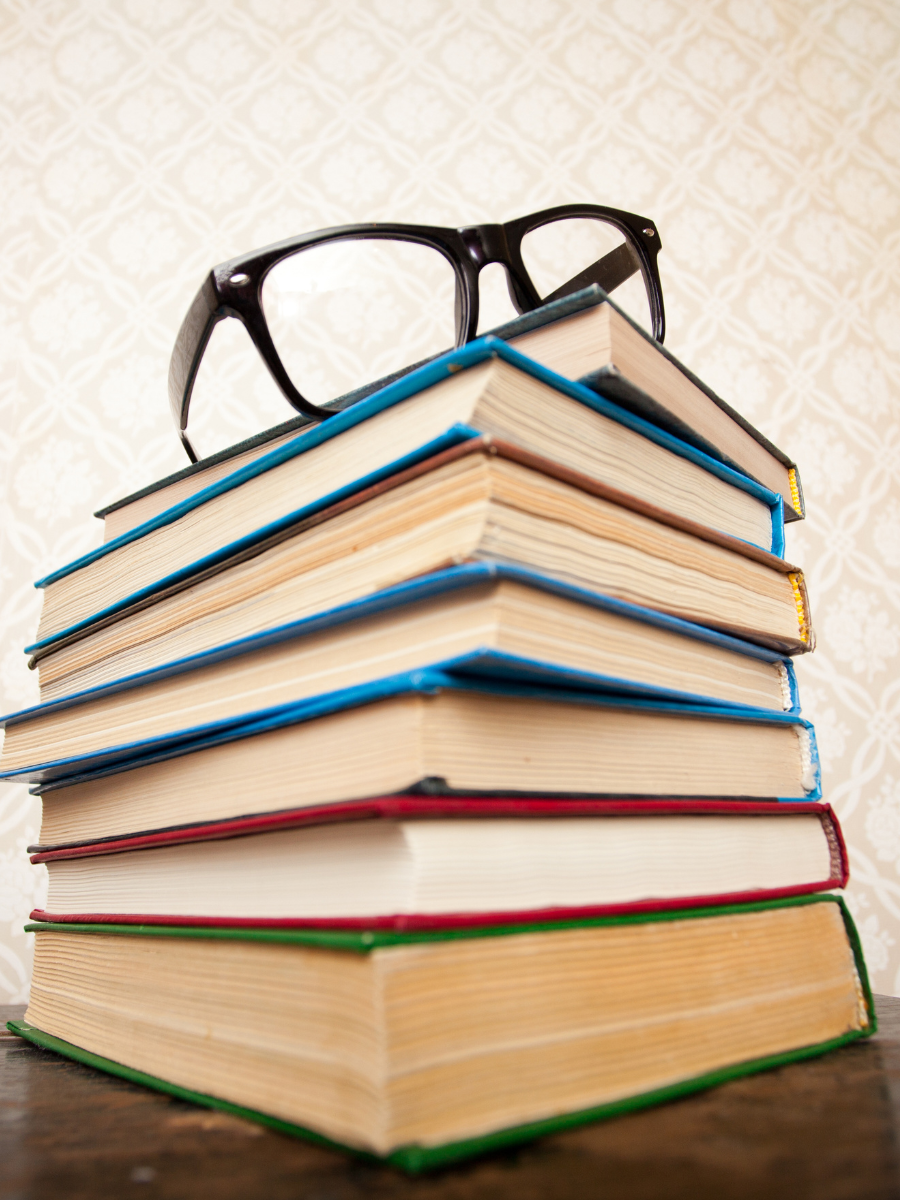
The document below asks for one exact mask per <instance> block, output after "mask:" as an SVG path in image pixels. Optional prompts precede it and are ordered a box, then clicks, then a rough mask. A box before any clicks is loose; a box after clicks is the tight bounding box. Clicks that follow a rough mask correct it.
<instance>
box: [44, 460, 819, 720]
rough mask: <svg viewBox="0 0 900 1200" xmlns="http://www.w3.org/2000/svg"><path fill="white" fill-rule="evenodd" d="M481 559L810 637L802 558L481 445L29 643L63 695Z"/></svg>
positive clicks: (795, 642)
mask: <svg viewBox="0 0 900 1200" xmlns="http://www.w3.org/2000/svg"><path fill="white" fill-rule="evenodd" d="M479 561H480V562H494V563H502V564H507V565H510V566H517V567H520V568H523V569H525V570H528V571H532V572H537V573H539V574H543V575H546V576H552V577H554V578H556V579H558V580H563V581H567V582H568V583H570V584H574V585H576V586H580V587H582V588H589V589H591V590H595V591H597V592H601V593H605V594H607V595H609V596H610V597H613V598H616V599H619V600H623V601H625V602H628V603H632V604H636V605H640V606H643V607H647V608H652V609H655V610H657V611H661V612H665V613H670V614H671V615H673V616H676V617H679V618H682V619H684V620H686V621H690V622H693V623H696V624H699V625H703V626H706V627H712V628H716V629H719V630H721V631H723V632H726V633H729V634H733V635H735V636H737V637H739V638H742V639H745V640H750V641H753V642H757V643H759V644H761V645H765V646H769V647H771V648H773V649H775V650H776V651H778V652H779V653H781V654H795V653H798V652H801V651H805V650H808V649H810V648H811V646H812V644H813V634H812V629H811V622H810V615H809V607H808V601H807V596H806V589H805V584H804V581H803V574H802V572H801V571H799V570H798V568H796V567H794V566H793V565H792V564H790V563H788V562H786V561H785V560H783V559H781V558H778V557H776V556H774V555H772V554H769V553H767V552H766V551H763V550H760V549H758V548H755V547H753V546H750V545H749V544H748V543H745V542H741V541H738V540H737V539H734V538H729V537H727V536H725V535H724V534H714V533H713V532H712V531H707V530H704V529H702V528H701V527H698V526H696V525H694V524H691V523H689V522H685V521H682V520H680V519H676V518H673V517H671V516H670V515H668V514H666V513H662V512H660V511H658V510H654V509H652V508H651V507H650V506H646V505H644V504H643V503H641V502H639V501H634V500H632V499H630V498H629V497H626V496H624V495H622V494H621V493H615V492H612V491H610V490H608V489H606V488H603V487H602V486H601V485H599V484H591V483H590V481H588V480H586V479H584V477H580V476H575V475H574V474H572V473H571V472H568V471H563V470H561V469H560V468H557V467H554V466H553V464H551V463H548V462H547V461H546V460H543V459H539V458H537V457H536V456H534V455H530V454H525V453H524V452H522V451H520V450H517V449H516V448H515V447H512V446H509V445H507V444H505V443H498V442H495V441H494V440H493V439H486V438H483V437H480V438H474V439H470V440H468V441H467V442H464V443H462V444H461V445H459V446H457V447H455V448H452V449H450V450H446V451H444V452H443V454H440V455H437V456H436V457H434V458H432V459H428V460H426V461H425V462H423V463H419V464H417V465H416V466H415V467H411V468H409V469H408V470H407V471H406V472H403V473H401V474H399V475H397V476H395V477H393V478H392V479H390V480H387V481H383V482H382V483H380V484H376V485H373V486H372V487H371V488H369V489H367V490H366V491H363V492H359V493H357V494H355V495H354V496H351V497H348V498H347V499H345V500H344V501H343V502H341V503H339V504H336V505H334V506H332V507H331V508H329V509H325V510H323V511H320V512H318V513H316V514H314V515H313V516H311V517H308V518H306V519H305V520H303V519H301V520H299V521H295V522H293V523H291V524H290V525H286V526H282V527H281V528H279V529H278V530H276V531H275V532H274V533H272V534H270V536H269V537H268V538H267V539H266V540H265V541H256V540H254V541H253V542H252V543H251V544H250V545H249V546H247V545H245V544H243V543H238V544H236V545H231V546H225V547H223V548H222V549H221V550H220V551H217V552H216V553H215V554H213V555H210V556H207V558H206V559H205V560H203V561H201V562H200V563H198V564H195V566H192V567H190V568H189V569H188V570H186V571H176V572H174V573H173V574H171V575H168V576H164V577H163V578H161V579H159V580H157V581H156V582H155V583H154V584H153V585H151V586H150V587H149V588H148V589H146V590H145V592H144V593H138V594H136V595H135V596H134V597H133V598H132V599H130V600H125V601H123V602H122V603H121V604H118V605H113V606H112V607H107V608H102V607H101V608H100V610H99V611H97V612H95V613H94V614H93V615H85V617H84V619H83V620H82V622H81V624H80V626H75V627H72V628H71V629H70V630H69V632H68V633H67V635H66V636H60V638H58V639H57V640H53V641H51V642H50V643H49V644H44V645H39V646H38V647H37V648H34V647H32V649H33V650H34V651H35V658H34V660H33V661H34V662H35V663H36V664H37V665H38V667H39V669H40V673H41V684H42V695H43V696H44V697H46V698H47V699H54V698H57V697H59V696H61V695H65V694H66V693H70V692H72V691H76V690H79V689H83V688H85V687H88V686H91V685H93V684H99V683H103V682H109V681H112V680H114V679H117V678H121V677H124V676H126V675H128V674H131V673H134V672H135V671H138V670H141V669H144V670H146V669H149V668H152V667H154V666H161V665H162V664H164V663H166V662H168V661H171V660H172V659H176V658H178V657H181V656H184V655H186V654H189V653H198V652H202V651H203V650H205V649H211V648H213V647H215V646H217V645H220V644H222V643H224V642H227V641H230V640H234V639H235V638H237V637H240V636H242V635H248V634H252V633H254V632H257V631H263V630H266V629H273V628H277V627H278V626H279V625H281V624H283V623H286V622H290V621H291V620H292V619H296V618H298V617H304V616H306V615H311V614H315V613H317V612H320V611H322V610H327V609H330V608H333V607H336V606H337V605H340V604H346V603H348V602H349V601H352V600H356V599H359V598H361V597H364V596H366V595H369V594H371V593H374V592H378V591H381V590H382V589H384V588H387V587H390V586H392V585H395V584H397V583H399V582H400V581H403V580H408V579H411V578H415V577H418V576H422V575H425V574H427V573H429V572H434V571H440V570H441V569H442V568H447V567H448V566H449V565H450V564H453V563H466V562H479ZM84 599H85V602H87V599H88V598H87V596H85V597H84ZM103 600H104V597H103V596H102V594H100V595H96V594H95V596H94V602H95V603H100V604H101V605H102V604H103Z"/></svg>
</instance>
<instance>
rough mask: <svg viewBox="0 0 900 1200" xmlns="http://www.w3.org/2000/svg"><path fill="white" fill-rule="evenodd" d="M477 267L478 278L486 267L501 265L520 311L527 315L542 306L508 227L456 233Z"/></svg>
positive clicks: (468, 228)
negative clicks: (510, 241)
mask: <svg viewBox="0 0 900 1200" xmlns="http://www.w3.org/2000/svg"><path fill="white" fill-rule="evenodd" d="M457 232H458V233H459V235H460V238H461V239H462V242H463V245H464V246H465V248H466V252H467V254H468V256H469V261H470V262H471V263H472V265H473V266H474V268H475V276H476V278H477V276H478V275H479V274H480V272H481V271H482V269H483V268H484V267H487V266H490V265H491V264H492V263H500V265H501V266H502V267H503V268H504V270H505V271H506V283H507V287H508V289H509V298H510V300H511V301H512V302H513V304H514V305H515V307H516V310H517V311H518V312H520V313H521V312H527V311H529V310H530V309H532V308H535V307H537V306H538V305H539V304H540V302H541V301H540V297H539V296H538V294H537V290H536V289H535V287H534V285H533V284H532V283H531V280H530V279H529V278H528V275H527V273H526V272H525V269H524V264H523V263H522V262H521V255H520V254H519V253H518V247H517V248H516V252H515V253H514V252H513V248H512V247H511V246H510V244H509V239H508V237H507V233H506V226H505V225H497V224H492V225H467V226H464V227H463V228H461V229H459V230H458V231H457Z"/></svg>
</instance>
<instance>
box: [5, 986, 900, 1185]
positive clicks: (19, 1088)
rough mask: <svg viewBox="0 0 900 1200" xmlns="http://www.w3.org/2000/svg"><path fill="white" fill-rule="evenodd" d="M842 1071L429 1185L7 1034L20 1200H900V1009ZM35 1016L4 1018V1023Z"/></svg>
mask: <svg viewBox="0 0 900 1200" xmlns="http://www.w3.org/2000/svg"><path fill="white" fill-rule="evenodd" d="M876 999H877V1009H878V1018H879V1021H880V1024H881V1027H880V1031H879V1033H878V1034H877V1035H876V1037H874V1038H872V1039H871V1040H869V1041H866V1042H857V1043H855V1044H854V1045H851V1046H847V1047H845V1048H844V1049H842V1050H837V1051H834V1052H833V1053H832V1054H829V1055H827V1056H825V1057H824V1058H819V1059H814V1060H812V1061H810V1062H806V1063H796V1064H794V1065H793V1066H789V1067H783V1068H781V1069H780V1070H777V1071H771V1072H768V1073H766V1074H763V1075H755V1076H752V1077H750V1078H748V1079H741V1080H737V1081H735V1082H733V1083H728V1084H725V1085H724V1086H723V1087H720V1088H716V1089H715V1090H713V1091H710V1092H705V1093H702V1094H700V1095H697V1096H692V1097H690V1098H688V1099H685V1100H679V1101H676V1102H675V1103H672V1104H667V1105H663V1106H662V1107H659V1108H655V1109H650V1110H648V1111H646V1112H642V1113H636V1114H634V1115H632V1116H627V1117H620V1118H618V1119H617V1120H614V1121H608V1122H605V1123H602V1124H595V1125H591V1126H588V1127H586V1128H583V1129H580V1130H576V1131H572V1132H570V1133H564V1134H558V1135H556V1136H554V1137H548V1138H544V1139H543V1140H541V1141H539V1142H536V1143H534V1144H533V1145H530V1146H527V1147H525V1148H524V1149H519V1150H516V1151H512V1152H506V1153H502V1154H494V1155H491V1156H490V1157H487V1158H484V1159H481V1160H480V1161H478V1162H474V1163H469V1164H467V1165H465V1166H462V1167H455V1168H452V1169H448V1170H445V1171H442V1172H439V1173H437V1174H434V1175H431V1176H426V1177H424V1178H407V1177H406V1176H403V1175H401V1174H399V1173H398V1172H396V1171H394V1170H393V1169H391V1168H389V1167H378V1166H370V1165H367V1164H361V1163H357V1162H354V1161H353V1160H352V1159H351V1158H349V1157H346V1156H344V1155H342V1154H339V1153H337V1152H332V1151H329V1150H323V1149H319V1148H317V1147H314V1146H310V1145H307V1144H305V1143H304V1142H301V1141H295V1140H294V1139H292V1138H288V1137H283V1136H281V1135H279V1134H276V1133H271V1132H269V1131H268V1130H265V1129H263V1128H261V1127H260V1126H256V1125H252V1124H249V1123H248V1122H245V1121H241V1120H237V1119H235V1118H233V1117H228V1116H226V1115H224V1114H221V1113H215V1112H213V1111H211V1110H207V1109H202V1108H195V1107H194V1106H193V1105H190V1104H185V1103H182V1102H181V1101H178V1100H171V1099H169V1098H167V1097H165V1096H162V1095H159V1094H158V1093H156V1092H151V1091H148V1090H145V1089H144V1088H141V1087H138V1086H136V1085H134V1084H129V1083H125V1082H123V1081H121V1080H118V1079H113V1078H111V1077H110V1076H107V1075H102V1074H100V1073H98V1072H94V1071H91V1070H89V1069H88V1068H87V1067H82V1066H79V1065H78V1064H77V1063H73V1062H70V1061H68V1060H67V1059H63V1058H59V1057H57V1056H56V1055H54V1054H52V1053H50V1052H49V1051H45V1050H39V1049H37V1047H35V1046H32V1045H30V1044H28V1043H26V1042H23V1041H21V1040H20V1039H19V1038H14V1037H12V1036H11V1035H8V1036H5V1037H3V1038H0V1196H2V1197H3V1198H4V1200H57V1198H58V1200H82V1198H84V1200H87V1198H88V1197H90V1198H91V1200H103V1198H104V1197H115V1198H116V1200H119V1198H120V1197H131V1196H135V1197H141V1198H142V1197H146V1198H147V1200H153V1198H156V1197H166V1198H167V1200H168V1198H174V1197H184V1198H185V1200H204V1198H205V1197H210V1198H212V1197H215V1198H216V1200H232V1198H234V1200H253V1198H254V1197H264V1198H265V1200H282V1198H284V1200H287V1198H288V1197H289V1198H290V1200H364V1198H365V1200H378V1198H381V1197H388V1196H390V1197H395V1196H396V1197H401V1198H409V1200H413V1198H415V1200H488V1198H490V1200H501V1198H505V1197H510V1198H513V1197H515V1198H516V1200H569V1198H571V1200H593V1198H594V1197H596V1198H597V1200H601V1198H607V1197H608V1198H610V1200H632V1198H634V1200H644V1198H646V1200H681V1198H682V1197H683V1198H684V1200H705V1198H706V1197H709V1198H710V1200H738V1198H740V1200H743V1198H745V1197H746V1198H747V1200H781V1198H782V1197H784V1198H785V1200H788V1198H790V1200H803V1198H804V1197H810V1198H812V1197H815V1198H816V1200H845V1198H846V1200H882V1198H885V1200H887V1198H891V1200H894V1198H896V1197H900V1170H898V1163H900V1159H898V1153H897V1144H898V1142H897V1138H898V1129H900V999H893V998H889V997H883V996H882V997H877V998H876ZM23 1011H24V1010H23V1009H21V1008H8V1009H2V1008H0V1013H2V1014H3V1021H4V1027H5V1021H6V1020H7V1019H8V1018H10V1017H17V1016H21V1014H22V1012H23Z"/></svg>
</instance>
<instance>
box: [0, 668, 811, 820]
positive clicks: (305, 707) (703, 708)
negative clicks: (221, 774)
mask: <svg viewBox="0 0 900 1200" xmlns="http://www.w3.org/2000/svg"><path fill="white" fill-rule="evenodd" d="M551 678H552V680H553V682H554V684H555V685H556V686H552V687H550V686H547V684H548V682H549V681H550V679H551ZM567 684H568V685H569V686H566V685H567ZM608 687H609V684H608V682H606V681H604V682H603V683H602V684H600V685H598V686H595V687H594V688H590V687H589V686H587V681H586V680H585V679H584V677H583V676H581V674H580V673H577V672H568V671H559V672H555V671H554V669H553V668H552V667H546V668H544V667H542V666H541V664H534V663H529V662H528V661H526V660H521V659H518V660H512V659H509V660H506V661H502V662H497V661H490V662H488V663H483V662H480V661H479V656H478V655H475V656H471V657H470V656H467V657H466V658H464V659H462V660H453V661H450V662H444V663H436V664H435V665H433V666H429V667H426V668H423V669H419V670H414V671H403V672H400V673H398V674H395V675H388V676H385V677H384V678H381V679H377V680H373V681H371V682H368V683H364V684H358V685H355V686H352V687H346V688H340V689H338V690H336V691H332V692H326V693H322V694H319V695H314V696H309V697H307V698H304V699H301V700H295V701H290V702H288V703H284V704H276V705H272V706H270V707H267V708H260V709H256V710H254V711H248V712H243V713H239V714H235V715H233V716H228V717H224V718H220V719H218V720H214V721H210V722H206V723H204V724H200V725H194V726H190V727H187V728H182V729H177V730H173V731H171V732H169V733H165V734H161V735H158V736H154V737H149V738H144V739H141V740H137V741H131V742H125V743H121V744H118V745H112V746H105V747H102V748H101V749H98V750H95V751H90V752H88V753H85V754H80V755H75V756H70V757H59V758H48V759H46V760H44V761H41V762H34V763H31V764H29V765H27V766H22V767H17V768H14V769H11V770H6V771H2V772H0V778H6V779H26V780H29V781H30V782H32V783H37V784H46V783H51V782H54V781H56V780H66V781H67V782H68V783H74V782H77V781H79V780H83V779H85V778H87V777H89V776H90V777H95V776H96V775H97V773H98V772H103V771H105V770H108V769H113V770H124V769H127V768H130V767H136V766H143V765H146V764H148V763H150V762H155V761H159V760H160V759H164V758H171V757H174V756H176V755H179V754H187V753H192V752H194V751H196V750H201V749H206V748H207V747H210V746H214V745H217V744H219V743H221V742H227V741H234V740H237V739H239V738H245V737H251V736H253V735H254V734H258V733H266V732H269V731H270V730H273V729H279V728H282V727H284V726H286V725H295V724H298V723H300V722H305V721H312V720H314V719H315V718H317V717H324V716H328V715H330V714H332V713H337V712H341V711H343V710H345V709H349V708H357V707H360V706H362V705H367V704H371V703H374V702H376V701H378V700H385V699H389V698H391V697H395V696H402V695H409V694H413V693H426V694H432V695H434V694H437V693H438V692H440V691H442V690H447V689H452V690H456V691H463V692H466V691H468V692H478V693H487V694H491V695H500V696H512V697H524V698H531V699H536V700H542V701H545V702H548V703H554V704H579V705H585V704H588V705H594V706H597V707H599V708H607V709H609V708H620V709H629V710H631V711H633V712H646V713H654V714H666V713H668V714H672V715H673V716H684V717H691V718H694V719H700V720H708V721H711V722H720V721H726V722H732V723H738V724H762V725H790V726H793V727H794V728H796V729H797V730H798V731H803V739H804V746H805V749H804V757H805V763H804V773H805V779H804V788H803V792H802V795H796V796H785V797H780V798H781V799H784V800H804V801H811V800H818V799H820V798H821V794H822V793H821V785H820V773H819V763H818V752H817V750H816V743H815V734H814V731H813V728H812V726H811V725H810V724H809V722H808V721H804V720H803V718H802V717H800V716H798V715H797V714H796V713H792V712H780V713H779V712H772V711H770V710H766V709H760V708H757V709H753V708H744V709H739V708H734V707H727V706H724V705H697V704H684V703H680V702H675V701H666V700H658V699H643V698H641V697H639V696H634V695H624V694H618V693H615V692H610V691H609V690H608ZM65 703H66V702H65V701H61V702H59V704H65ZM35 711H36V710H35V709H30V710H24V711H23V712H20V713H15V714H12V715H11V716H9V717H6V718H5V719H4V723H5V724H6V726H7V727H9V726H11V725H12V724H14V723H15V722H17V721H20V720H27V719H28V717H29V716H30V715H31V714H33V713H34V712H35Z"/></svg>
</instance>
